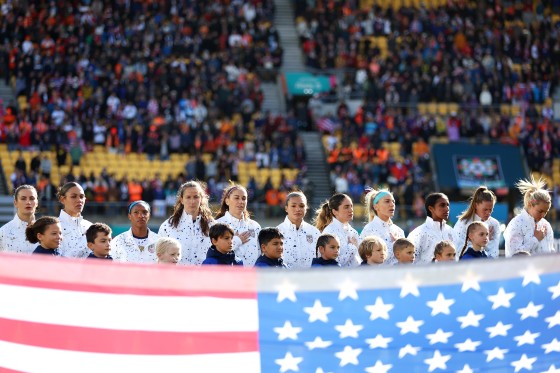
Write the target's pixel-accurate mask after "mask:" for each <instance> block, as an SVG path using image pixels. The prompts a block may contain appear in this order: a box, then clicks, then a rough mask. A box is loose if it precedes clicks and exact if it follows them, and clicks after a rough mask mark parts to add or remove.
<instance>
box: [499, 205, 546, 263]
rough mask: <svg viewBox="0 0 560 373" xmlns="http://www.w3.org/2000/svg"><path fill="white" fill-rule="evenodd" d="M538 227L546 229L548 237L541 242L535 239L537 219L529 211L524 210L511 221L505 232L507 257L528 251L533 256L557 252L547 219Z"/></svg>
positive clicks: (540, 222) (541, 221) (539, 223)
mask: <svg viewBox="0 0 560 373" xmlns="http://www.w3.org/2000/svg"><path fill="white" fill-rule="evenodd" d="M536 226H537V228H538V229H542V228H546V235H545V236H544V238H543V239H542V240H541V241H540V242H539V240H538V239H537V238H536V237H535V219H533V217H532V216H531V215H529V213H528V212H527V210H525V209H523V211H522V212H521V213H520V214H519V215H517V216H516V217H514V218H513V219H511V221H510V222H509V224H508V226H507V227H506V230H505V231H504V239H505V244H506V257H510V256H512V255H513V254H515V253H516V252H518V251H528V252H529V253H531V255H535V254H548V253H553V252H555V250H554V233H553V232H552V226H551V225H550V223H549V222H548V221H547V220H546V219H541V220H539V222H538V223H537V224H536Z"/></svg>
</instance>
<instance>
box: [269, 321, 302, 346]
mask: <svg viewBox="0 0 560 373" xmlns="http://www.w3.org/2000/svg"><path fill="white" fill-rule="evenodd" d="M273 330H274V332H275V333H278V340H279V341H283V340H284V339H287V338H289V339H293V340H294V341H296V340H297V338H298V336H297V335H298V333H301V330H302V329H301V328H299V327H294V326H292V323H291V322H289V321H286V322H285V323H284V326H282V327H277V328H274V329H273Z"/></svg>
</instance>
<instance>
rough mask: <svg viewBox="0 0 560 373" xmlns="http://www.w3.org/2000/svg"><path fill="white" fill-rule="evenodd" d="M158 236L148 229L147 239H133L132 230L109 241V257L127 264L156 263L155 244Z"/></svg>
mask: <svg viewBox="0 0 560 373" xmlns="http://www.w3.org/2000/svg"><path fill="white" fill-rule="evenodd" d="M158 238H159V235H158V234H157V233H155V232H152V231H151V230H149V229H148V237H146V238H135V237H134V236H133V235H132V229H129V230H127V231H126V232H123V233H121V234H119V235H118V236H116V237H115V238H114V239H113V240H112V241H111V256H112V257H113V260H114V261H117V262H128V263H147V264H154V263H157V255H156V242H157V240H158Z"/></svg>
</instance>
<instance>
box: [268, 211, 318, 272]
mask: <svg viewBox="0 0 560 373" xmlns="http://www.w3.org/2000/svg"><path fill="white" fill-rule="evenodd" d="M278 230H279V231H280V233H282V235H283V236H284V254H283V255H282V258H283V259H284V264H285V265H286V266H287V267H288V268H310V267H311V261H312V260H313V258H315V257H316V255H315V252H316V250H317V238H319V236H320V235H321V232H319V230H318V229H317V228H315V227H314V226H312V225H311V224H309V223H306V222H304V221H302V222H301V224H300V226H299V229H298V228H296V225H295V224H292V222H291V221H290V219H288V217H287V216H286V218H285V219H284V222H282V223H280V225H278Z"/></svg>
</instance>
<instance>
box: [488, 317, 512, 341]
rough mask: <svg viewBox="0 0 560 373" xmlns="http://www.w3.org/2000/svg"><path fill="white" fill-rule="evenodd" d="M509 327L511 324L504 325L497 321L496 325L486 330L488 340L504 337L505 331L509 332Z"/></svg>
mask: <svg viewBox="0 0 560 373" xmlns="http://www.w3.org/2000/svg"><path fill="white" fill-rule="evenodd" d="M511 327H512V325H511V324H507V325H504V324H502V322H501V321H499V322H498V323H497V324H496V325H494V326H491V327H489V328H486V331H487V332H488V333H490V338H494V337H496V336H498V335H501V336H502V337H506V336H507V331H508V330H510V329H511Z"/></svg>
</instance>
